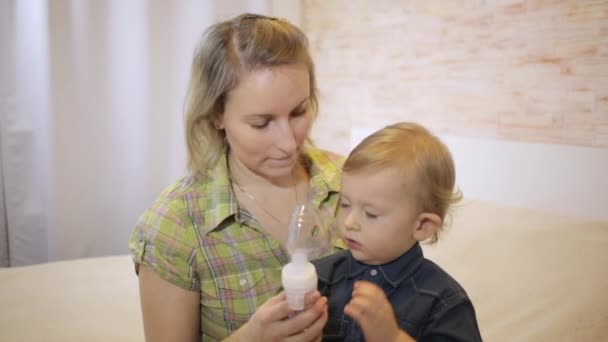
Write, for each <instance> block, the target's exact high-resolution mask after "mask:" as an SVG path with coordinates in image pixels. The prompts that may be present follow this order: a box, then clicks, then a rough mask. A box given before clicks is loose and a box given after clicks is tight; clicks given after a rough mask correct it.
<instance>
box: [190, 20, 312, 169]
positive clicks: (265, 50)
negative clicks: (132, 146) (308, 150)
mask: <svg viewBox="0 0 608 342" xmlns="http://www.w3.org/2000/svg"><path fill="white" fill-rule="evenodd" d="M298 63H302V64H304V65H306V66H307V68H308V74H309V78H310V104H311V108H312V110H313V112H314V113H315V115H316V113H317V111H318V102H317V88H316V80H315V70H314V64H313V61H312V58H311V57H310V53H309V51H308V40H307V38H306V35H305V34H304V33H303V32H302V31H301V30H300V29H299V28H297V27H296V26H294V25H293V24H291V23H289V22H288V21H286V20H284V19H278V18H273V17H267V16H262V15H255V14H242V15H239V16H237V17H235V18H234V19H231V20H227V21H223V22H219V23H217V24H215V25H213V26H211V27H210V28H209V29H207V30H206V31H205V33H204V34H203V37H202V38H201V40H200V42H199V44H198V46H197V48H196V51H195V54H194V59H193V61H192V74H191V78H190V83H189V87H188V93H187V97H186V103H185V121H186V122H185V124H186V132H185V136H186V144H187V147H188V169H189V170H190V171H191V172H195V173H202V174H205V173H206V171H207V170H208V169H209V168H211V167H213V166H214V165H215V164H216V163H217V161H218V160H219V158H220V156H221V155H222V153H224V152H225V151H226V148H227V142H226V140H225V136H224V132H223V131H221V130H219V129H218V128H217V127H216V126H215V125H216V122H217V121H218V119H219V118H220V115H221V114H222V113H223V112H224V106H225V104H226V98H227V94H228V92H229V91H230V90H232V89H234V87H236V85H237V84H238V82H239V77H240V76H242V75H243V73H245V72H249V71H253V70H257V69H260V68H268V67H273V66H280V65H288V64H298Z"/></svg>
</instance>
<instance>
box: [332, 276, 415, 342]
mask: <svg viewBox="0 0 608 342" xmlns="http://www.w3.org/2000/svg"><path fill="white" fill-rule="evenodd" d="M344 313H345V314H347V315H349V316H350V317H352V318H353V319H354V320H355V321H356V322H357V323H358V324H359V326H360V327H361V330H362V331H363V335H365V340H366V341H371V342H376V341H395V342H397V341H399V342H406V341H414V339H413V338H411V337H410V336H409V335H408V334H407V333H406V332H405V331H403V330H402V329H400V328H399V325H398V324H397V320H396V318H395V313H394V312H393V308H392V306H391V304H390V303H389V301H388V299H387V298H386V295H385V294H384V291H382V289H381V288H379V287H378V286H376V285H375V284H373V283H370V282H368V281H358V282H356V283H355V285H354V288H353V295H352V299H351V300H350V302H349V303H348V304H347V305H346V306H345V307H344Z"/></svg>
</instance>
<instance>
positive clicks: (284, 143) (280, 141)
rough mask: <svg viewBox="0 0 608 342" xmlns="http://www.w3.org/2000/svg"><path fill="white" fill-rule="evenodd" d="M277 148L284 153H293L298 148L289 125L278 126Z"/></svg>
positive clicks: (294, 135) (293, 132)
mask: <svg viewBox="0 0 608 342" xmlns="http://www.w3.org/2000/svg"><path fill="white" fill-rule="evenodd" d="M277 146H278V147H279V149H280V150H281V151H284V152H286V153H289V154H291V153H293V152H295V151H296V150H297V148H298V143H297V140H296V134H295V131H294V129H293V127H291V125H290V124H289V123H285V124H282V125H280V127H279V134H278V136H277Z"/></svg>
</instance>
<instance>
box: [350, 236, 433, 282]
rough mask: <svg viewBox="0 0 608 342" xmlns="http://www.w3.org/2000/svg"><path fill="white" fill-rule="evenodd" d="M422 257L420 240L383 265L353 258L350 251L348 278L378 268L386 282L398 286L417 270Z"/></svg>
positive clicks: (356, 276)
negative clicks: (369, 263)
mask: <svg viewBox="0 0 608 342" xmlns="http://www.w3.org/2000/svg"><path fill="white" fill-rule="evenodd" d="M422 259H423V253H422V247H420V243H418V242H416V244H414V245H413V246H412V247H411V248H410V249H409V250H407V252H405V253H403V254H402V255H401V256H400V257H399V258H397V259H395V260H393V261H391V262H389V263H386V264H382V265H368V264H364V263H361V262H359V261H357V260H356V259H355V258H353V256H352V254H351V253H348V257H347V264H348V278H355V279H356V278H359V277H360V276H361V275H362V274H363V272H365V270H367V269H371V268H377V269H378V270H379V271H380V274H382V276H383V277H384V279H385V280H386V282H387V283H389V284H390V285H391V286H393V287H395V288H396V287H398V286H399V285H400V284H401V283H402V282H403V281H404V280H405V279H407V278H409V277H410V276H411V275H412V274H413V273H414V271H416V269H417V268H418V266H419V264H420V262H421V261H422Z"/></svg>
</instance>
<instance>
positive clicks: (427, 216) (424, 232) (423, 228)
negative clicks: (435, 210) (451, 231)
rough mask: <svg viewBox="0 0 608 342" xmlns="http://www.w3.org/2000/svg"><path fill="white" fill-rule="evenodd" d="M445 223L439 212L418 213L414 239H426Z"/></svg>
mask: <svg viewBox="0 0 608 342" xmlns="http://www.w3.org/2000/svg"><path fill="white" fill-rule="evenodd" d="M442 224H443V220H441V217H439V215H437V214H432V213H422V214H420V215H418V219H417V220H416V229H415V230H414V235H413V236H414V239H416V241H424V240H426V239H428V238H430V237H431V236H433V234H435V233H436V232H437V231H438V230H439V228H441V225H442Z"/></svg>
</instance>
